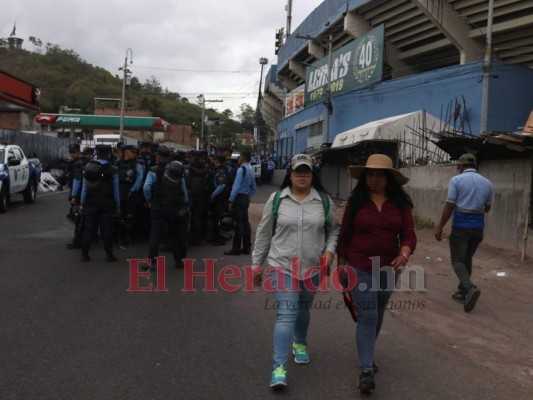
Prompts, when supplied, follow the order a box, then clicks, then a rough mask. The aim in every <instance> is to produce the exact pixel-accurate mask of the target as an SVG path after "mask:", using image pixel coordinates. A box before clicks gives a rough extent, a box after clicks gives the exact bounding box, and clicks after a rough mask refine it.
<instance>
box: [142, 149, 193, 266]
mask: <svg viewBox="0 0 533 400" xmlns="http://www.w3.org/2000/svg"><path fill="white" fill-rule="evenodd" d="M158 155H160V156H162V157H165V159H167V160H168V157H170V151H169V150H168V148H166V147H161V148H159V149H158ZM143 191H144V197H145V199H146V201H147V203H148V205H149V207H150V215H151V221H150V243H149V248H148V258H149V259H150V260H151V262H152V264H151V266H149V267H148V266H147V267H145V268H144V269H151V270H155V269H156V260H155V258H156V257H157V256H158V254H159V246H160V244H161V242H162V239H163V238H164V235H165V233H166V234H167V235H168V238H166V239H167V243H168V245H169V246H170V248H171V251H172V253H173V256H174V262H175V267H176V268H181V267H183V262H182V259H183V258H185V257H187V217H188V204H189V196H188V194H187V189H186V187H185V180H184V179H183V165H182V164H181V163H180V162H179V161H172V162H171V163H168V162H166V161H165V162H160V163H158V164H157V165H155V166H153V167H152V168H150V172H149V173H148V176H147V177H146V182H145V183H144V187H143Z"/></svg>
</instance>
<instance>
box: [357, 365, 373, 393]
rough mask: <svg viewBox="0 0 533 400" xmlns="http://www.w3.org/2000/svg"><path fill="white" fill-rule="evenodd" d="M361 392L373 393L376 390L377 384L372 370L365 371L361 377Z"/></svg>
mask: <svg viewBox="0 0 533 400" xmlns="http://www.w3.org/2000/svg"><path fill="white" fill-rule="evenodd" d="M358 388H359V390H360V391H361V393H372V390H374V389H375V388H376V383H375V382H374V374H373V373H372V370H371V369H365V370H364V371H363V372H361V375H359V386H358Z"/></svg>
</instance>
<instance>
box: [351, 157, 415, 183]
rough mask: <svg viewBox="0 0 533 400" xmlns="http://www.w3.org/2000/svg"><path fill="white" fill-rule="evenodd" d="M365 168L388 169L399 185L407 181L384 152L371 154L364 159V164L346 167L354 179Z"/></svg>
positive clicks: (358, 176)
mask: <svg viewBox="0 0 533 400" xmlns="http://www.w3.org/2000/svg"><path fill="white" fill-rule="evenodd" d="M365 169H386V170H389V171H390V172H391V173H392V175H393V176H394V178H395V179H396V180H397V181H398V183H399V184H400V185H405V184H406V183H407V182H408V181H409V178H407V177H406V176H404V175H403V174H402V173H401V172H400V171H398V170H397V169H395V168H393V166H392V160H391V158H390V157H388V156H386V155H385V154H372V155H371V156H370V157H368V159H367V160H366V165H350V166H349V167H348V171H350V175H351V176H352V178H355V179H359V178H360V177H361V174H362V173H363V171H364V170H365Z"/></svg>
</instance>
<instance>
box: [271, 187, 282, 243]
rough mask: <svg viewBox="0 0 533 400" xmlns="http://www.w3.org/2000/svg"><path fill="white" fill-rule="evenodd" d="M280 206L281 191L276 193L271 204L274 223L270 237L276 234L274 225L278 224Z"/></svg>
mask: <svg viewBox="0 0 533 400" xmlns="http://www.w3.org/2000/svg"><path fill="white" fill-rule="evenodd" d="M280 204H281V190H278V191H277V192H276V195H275V196H274V201H273V202H272V216H273V217H274V222H273V223H272V236H274V235H275V234H276V224H277V222H278V211H279V205H280Z"/></svg>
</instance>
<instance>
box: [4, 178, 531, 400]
mask: <svg viewBox="0 0 533 400" xmlns="http://www.w3.org/2000/svg"><path fill="white" fill-rule="evenodd" d="M271 190H272V188H265V187H263V188H261V190H260V193H259V194H258V196H257V197H256V198H255V201H254V202H255V203H258V202H259V203H260V202H264V201H265V199H266V197H267V195H268V193H269V192H270V191H271ZM67 209H68V206H67V199H66V194H65V193H59V194H51V195H41V196H39V197H38V199H37V202H36V203H35V204H34V205H25V204H24V203H23V202H22V201H21V200H20V199H18V198H16V199H15V200H14V202H13V203H12V205H11V208H10V209H9V211H8V212H7V213H6V214H2V215H0V264H1V275H0V399H1V400H8V399H79V400H82V399H113V400H116V399H252V398H253V399H270V398H272V399H274V398H290V399H323V398H333V399H346V398H360V397H361V395H360V394H359V392H358V391H357V373H358V372H357V356H356V351H355V340H354V337H355V336H354V332H355V324H354V323H353V322H352V321H351V319H350V317H349V315H348V313H347V311H346V310H342V309H340V310H339V309H336V304H337V303H339V301H341V297H340V295H339V294H338V293H336V292H327V293H320V294H318V295H317V297H316V304H317V308H318V309H315V310H314V311H313V312H312V321H311V327H310V332H309V351H310V354H311V363H310V364H309V365H307V366H299V365H296V364H294V363H293V362H292V361H290V362H289V366H288V371H289V375H288V379H289V387H288V389H287V390H286V391H285V392H283V393H273V392H271V391H270V389H269V388H268V381H269V378H270V368H271V357H272V349H271V348H272V331H273V324H274V318H275V313H274V311H273V310H272V309H271V305H272V296H271V295H270V294H268V293H265V292H264V291H262V290H259V291H256V292H244V291H237V292H236V293H228V292H224V291H222V290H218V291H216V292H204V291H201V288H202V287H203V283H204V281H203V279H202V278H196V280H195V286H196V287H197V288H198V289H199V290H198V291H196V292H184V291H182V289H183V287H184V271H183V270H175V269H173V268H167V270H166V287H167V289H168V291H166V292H155V291H153V292H131V291H128V290H127V289H128V287H129V279H130V268H129V265H128V262H127V261H126V259H134V258H144V257H146V255H147V244H145V243H142V244H139V245H135V246H133V247H131V248H128V249H126V250H120V249H118V250H116V255H117V257H118V258H119V261H118V262H116V263H112V264H108V263H106V262H105V253H104V251H103V249H102V247H101V245H100V244H97V245H95V246H93V248H92V249H91V256H92V260H93V261H92V262H90V263H81V262H79V259H80V253H79V252H78V251H75V250H67V249H66V246H65V245H66V243H68V241H69V240H70V238H71V236H72V230H73V227H72V224H71V223H70V222H69V221H68V220H67V219H66V218H65V214H66V211H67ZM225 249H226V248H223V247H211V246H208V245H204V246H202V247H194V248H190V249H189V257H190V258H194V259H198V260H200V259H202V258H217V259H218V262H217V267H216V270H217V271H219V270H220V269H221V268H222V266H225V265H229V264H233V265H236V266H238V267H242V266H245V265H248V264H249V263H250V257H249V256H234V257H226V256H222V251H223V250H225ZM165 254H167V255H168V253H163V255H165ZM224 257H225V258H224ZM200 264H201V263H200V262H198V263H197V264H196V265H195V270H196V271H201V270H202V267H201V265H200ZM140 282H141V284H142V285H147V284H148V283H149V282H148V281H147V280H146V279H141V280H140ZM151 282H152V283H153V284H156V281H155V279H154V277H153V276H152V277H151ZM232 282H238V280H233V281H232ZM241 283H242V280H241ZM328 302H330V303H328ZM328 304H329V306H328ZM410 312H419V313H423V312H426V313H428V314H430V313H431V310H428V309H426V310H411V311H410ZM428 317H431V318H438V315H428ZM517 350H518V351H519V349H517ZM376 357H377V358H376V359H377V362H378V364H379V365H380V372H379V374H378V375H377V377H376V379H377V390H376V391H375V392H374V393H373V394H372V398H374V399H395V400H401V399H487V400H488V399H495V400H496V399H497V400H502V399H523V400H526V399H531V398H532V395H531V391H529V390H527V388H525V387H521V386H519V385H517V384H516V383H515V382H514V381H512V380H510V379H508V377H507V376H506V373H505V371H502V373H494V372H493V371H492V370H489V369H487V368H484V367H483V365H479V364H477V363H473V362H471V361H469V360H468V359H465V358H464V357H462V356H461V353H460V352H457V351H452V350H451V349H450V348H449V347H448V346H443V344H442V343H441V342H439V341H438V340H435V339H434V338H432V337H431V336H428V335H427V334H425V333H424V331H420V330H419V329H417V327H416V326H411V325H409V324H408V323H406V322H405V321H402V320H401V319H399V318H396V317H395V316H394V315H391V314H389V315H387V316H386V319H385V323H384V327H383V330H382V335H381V337H380V340H379V342H378V348H377V351H376Z"/></svg>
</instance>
